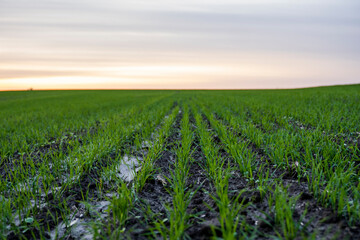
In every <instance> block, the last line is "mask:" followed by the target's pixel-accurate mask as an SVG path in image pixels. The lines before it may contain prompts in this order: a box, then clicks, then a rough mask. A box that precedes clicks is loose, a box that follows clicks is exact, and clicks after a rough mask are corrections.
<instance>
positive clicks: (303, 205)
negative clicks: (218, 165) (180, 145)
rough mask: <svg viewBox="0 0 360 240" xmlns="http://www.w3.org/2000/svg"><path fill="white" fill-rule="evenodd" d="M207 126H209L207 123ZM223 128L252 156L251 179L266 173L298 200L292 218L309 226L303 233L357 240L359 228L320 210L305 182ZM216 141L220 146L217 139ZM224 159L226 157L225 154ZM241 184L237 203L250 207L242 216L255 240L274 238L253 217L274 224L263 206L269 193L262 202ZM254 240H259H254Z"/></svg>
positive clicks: (359, 235)
mask: <svg viewBox="0 0 360 240" xmlns="http://www.w3.org/2000/svg"><path fill="white" fill-rule="evenodd" d="M206 120H207V119H206ZM216 120H217V121H220V122H221V123H223V122H224V121H223V120H222V119H221V118H219V117H217V118H216ZM207 122H208V124H209V121H208V120H207ZM226 127H227V129H229V130H228V131H229V134H233V135H235V136H237V137H238V140H239V141H247V142H249V145H248V148H250V149H251V151H252V152H253V153H255V155H256V163H257V164H256V169H255V172H254V176H255V177H256V176H258V175H259V174H264V173H266V172H267V171H268V172H269V173H270V174H269V179H270V181H272V182H273V183H275V184H282V185H283V187H285V188H286V189H287V193H288V196H289V197H299V199H298V200H297V202H296V207H295V210H294V215H293V218H294V220H295V221H296V222H298V223H300V224H301V223H303V225H306V223H309V226H308V227H307V229H306V230H304V233H306V234H311V233H313V232H314V231H316V232H317V235H316V239H334V237H335V238H336V239H347V238H350V239H358V238H359V239H360V225H357V226H353V227H350V226H348V224H347V222H346V219H345V218H343V217H339V216H337V214H336V213H335V212H334V211H332V209H330V208H325V207H323V206H321V205H320V204H319V203H318V202H317V200H316V199H315V198H314V196H313V195H312V193H311V191H310V190H309V188H308V182H307V180H306V179H305V178H300V179H298V177H297V172H296V170H295V169H287V170H282V169H279V168H276V167H274V166H273V165H271V160H270V159H269V157H268V156H267V155H266V154H265V153H264V151H263V150H262V149H260V148H257V147H256V146H255V144H254V143H252V142H251V141H248V139H247V138H246V137H245V136H243V135H242V134H241V133H240V132H234V131H233V130H230V128H229V126H226ZM217 141H219V142H221V140H220V139H218V140H217ZM225 151H226V150H225ZM226 155H228V154H227V153H226ZM232 161H234V160H232ZM245 182H246V183H247V184H245V186H244V189H246V192H245V194H244V197H241V200H242V199H244V198H245V202H244V203H246V202H252V203H253V204H252V205H251V206H250V207H248V209H247V213H244V214H245V215H246V221H247V223H249V224H250V225H253V226H254V227H255V228H256V229H257V230H258V231H259V232H260V236H259V237H264V239H267V238H268V236H269V235H273V236H276V232H275V231H274V230H276V229H274V228H273V227H272V226H269V225H267V224H266V223H265V222H264V221H262V220H259V219H258V217H256V216H260V217H262V218H265V219H266V220H267V221H268V222H270V223H274V221H273V218H274V215H273V214H272V211H271V210H270V209H269V206H268V204H267V202H266V199H267V198H268V194H269V193H267V195H266V196H265V197H264V198H263V199H262V198H261V197H260V192H259V191H257V190H255V191H254V189H256V188H257V187H258V185H257V184H255V185H254V186H251V185H250V184H248V182H247V181H246V180H245ZM229 189H230V182H229ZM273 189H274V186H273ZM305 211H307V214H306V216H305V218H304V219H301V215H302V214H303V213H304V212H305ZM263 213H266V214H267V215H268V216H270V218H268V217H266V215H264V214H263ZM261 233H263V234H261ZM257 239H261V238H258V237H257Z"/></svg>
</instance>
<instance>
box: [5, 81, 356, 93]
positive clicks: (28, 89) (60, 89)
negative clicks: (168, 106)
mask: <svg viewBox="0 0 360 240" xmlns="http://www.w3.org/2000/svg"><path fill="white" fill-rule="evenodd" d="M352 85H360V83H349V84H331V85H316V86H309V87H294V88H216V89H215V88H191V89H190V88H189V89H187V88H96V89H95V88H50V89H34V88H27V89H21V90H0V92H31V91H111V90H113V91H119V90H120V91H121V90H122V91H136V90H142V91H241V90H245V91H249V90H253V91H258V90H297V89H299V90H300V89H310V88H321V87H337V86H352Z"/></svg>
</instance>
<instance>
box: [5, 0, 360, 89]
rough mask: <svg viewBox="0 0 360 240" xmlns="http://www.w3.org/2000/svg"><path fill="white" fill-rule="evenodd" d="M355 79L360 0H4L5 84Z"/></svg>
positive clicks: (207, 85) (189, 84)
mask: <svg viewBox="0 0 360 240" xmlns="http://www.w3.org/2000/svg"><path fill="white" fill-rule="evenodd" d="M349 83H360V1H359V0H312V1H311V0H302V1H295V0H293V1H292V0H237V1H235V0H223V1H218V0H208V1H197V0H182V1H171V0H167V1H165V0H163V1H161V0H152V1H149V0H147V1H146V0H144V1H139V0H118V1H115V0H102V1H94V0H76V1H70V0H31V1H30V0H0V90H20V89H29V88H34V89H82V88H84V89H128V88H142V89H143V88H145V89H153V88H161V89H167V88H171V89H174V88H180V89H189V88H190V89H193V88H201V89H245V88H246V89H249V88H297V87H308V86H319V85H334V84H349Z"/></svg>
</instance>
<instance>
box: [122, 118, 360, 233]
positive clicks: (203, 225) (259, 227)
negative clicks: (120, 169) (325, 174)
mask: <svg viewBox="0 0 360 240" xmlns="http://www.w3.org/2000/svg"><path fill="white" fill-rule="evenodd" d="M191 122H192V123H193V124H194V119H193V118H192V119H191ZM208 128H209V129H211V128H210V127H208ZM193 130H195V129H193ZM179 131H180V129H179V118H178V119H177V123H175V126H174V129H173V134H172V135H171V136H170V137H169V138H168V139H167V149H166V150H165V151H164V152H163V153H162V155H161V157H160V159H159V160H158V161H156V167H157V171H156V173H155V175H154V177H153V178H152V179H149V180H148V181H147V183H146V185H145V187H144V189H143V190H142V191H141V192H140V193H138V199H139V201H138V202H137V203H136V207H135V209H136V210H133V211H132V216H131V217H130V219H129V220H128V221H127V223H126V226H125V228H126V232H125V235H124V236H125V238H129V239H148V238H149V236H153V235H152V234H153V232H154V231H155V230H154V226H153V225H151V223H150V222H151V220H154V219H164V218H166V217H167V215H166V214H167V209H166V206H171V203H172V198H171V195H170V193H169V192H168V191H167V188H166V186H164V184H163V182H162V181H160V180H159V179H158V178H157V177H156V176H159V175H160V176H165V177H169V176H170V175H169V174H170V173H169V169H171V168H172V164H171V163H172V162H173V161H174V160H175V154H174V153H173V151H172V149H173V148H175V147H176V146H177V145H176V142H177V141H180V140H181V136H179V134H178V133H179ZM210 131H211V132H214V131H213V130H210ZM239 141H242V139H241V138H239ZM214 142H216V143H217V144H218V146H219V147H220V151H219V152H220V153H221V154H222V157H223V158H225V159H228V160H230V164H234V160H233V159H232V158H231V156H230V155H229V154H227V152H226V150H225V149H224V147H223V146H222V143H221V140H220V139H218V137H217V136H216V135H214ZM199 145H200V144H199V139H198V136H196V138H195V141H194V143H193V145H192V151H193V154H192V158H193V161H192V162H191V166H190V174H189V177H188V179H187V183H188V189H189V190H188V191H194V190H197V191H196V193H195V195H194V196H193V197H192V198H191V201H190V204H189V206H188V213H191V214H193V215H194V217H192V218H191V220H190V224H189V225H190V227H189V228H188V229H187V230H186V232H185V234H186V236H187V237H189V238H191V239H211V238H212V237H213V236H214V234H215V235H217V236H218V237H221V232H220V230H219V228H218V227H219V225H220V224H219V221H218V217H219V212H218V209H217V208H216V204H215V202H214V200H213V199H212V198H211V197H210V194H215V190H214V187H213V185H212V183H211V181H210V180H209V178H208V176H207V175H206V171H205V170H204V169H203V168H202V166H203V165H204V161H205V157H204V155H203V153H202V151H201V148H200V146H199ZM250 148H251V149H252V151H253V152H255V153H256V155H257V163H256V164H257V170H256V171H259V166H260V165H261V164H262V165H263V168H262V172H266V171H267V170H269V172H270V176H271V180H270V181H271V182H270V184H271V183H274V184H280V185H282V186H283V187H284V188H286V189H287V192H288V195H289V197H296V198H298V200H297V201H296V206H295V208H294V213H293V219H294V220H295V222H297V223H298V224H300V225H301V226H303V229H302V231H301V233H299V234H298V236H299V237H298V238H297V239H303V238H305V237H308V236H310V235H313V236H315V238H316V239H360V225H356V226H352V227H350V226H349V225H348V224H347V221H346V219H345V218H343V217H339V216H337V215H336V213H335V212H333V211H332V210H331V209H328V208H326V207H323V206H321V205H320V204H319V203H318V202H317V200H316V198H315V197H314V196H313V195H312V193H311V192H310V191H309V189H308V185H307V182H306V179H301V178H300V179H298V177H297V174H296V172H294V171H291V169H290V170H280V169H278V168H275V167H274V166H272V165H270V164H266V162H268V161H266V160H267V156H266V155H265V154H264V152H263V151H262V150H261V149H258V148H256V147H255V146H254V145H253V144H250ZM234 167H236V165H235V164H234ZM256 174H258V173H257V172H255V175H256ZM259 174H261V173H259ZM240 191H244V193H243V194H242V195H241V197H240V199H239V201H242V202H243V203H244V204H247V203H248V204H249V205H248V207H246V209H244V210H243V211H242V212H241V215H242V217H243V220H244V221H245V222H246V223H247V224H249V225H250V226H251V228H250V229H247V230H244V229H243V231H244V234H247V236H250V235H251V234H254V233H255V236H253V237H255V239H269V238H271V236H278V234H277V233H278V232H279V231H280V227H279V226H277V225H276V224H274V222H275V220H274V213H273V210H272V209H271V208H270V207H269V205H268V198H269V197H270V196H271V194H272V193H271V192H267V193H266V194H265V195H264V196H261V194H260V192H259V191H258V190H257V185H256V184H254V183H249V181H247V179H245V178H244V177H242V176H241V175H240V174H239V173H238V172H236V171H235V172H233V175H232V176H231V178H230V179H229V197H230V198H232V199H235V198H236V196H237V195H238V193H239V192H240ZM147 208H149V209H150V210H151V211H145V209H147ZM238 229H241V224H239V227H238ZM239 234H243V233H240V232H239ZM151 238H152V237H151Z"/></svg>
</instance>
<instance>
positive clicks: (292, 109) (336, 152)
mask: <svg viewBox="0 0 360 240" xmlns="http://www.w3.org/2000/svg"><path fill="white" fill-rule="evenodd" d="M0 123H1V125H0V126H1V128H0V174H1V181H0V238H1V239H154V238H155V239H212V238H217V239H360V176H359V174H360V172H359V170H360V169H359V168H360V164H359V163H360V150H359V146H360V144H359V143H360V85H349V86H335V87H321V88H309V89H297V90H256V91H250V90H248V91H245V90H242V91H240V90H239V91H160V90H159V91H26V92H0Z"/></svg>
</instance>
